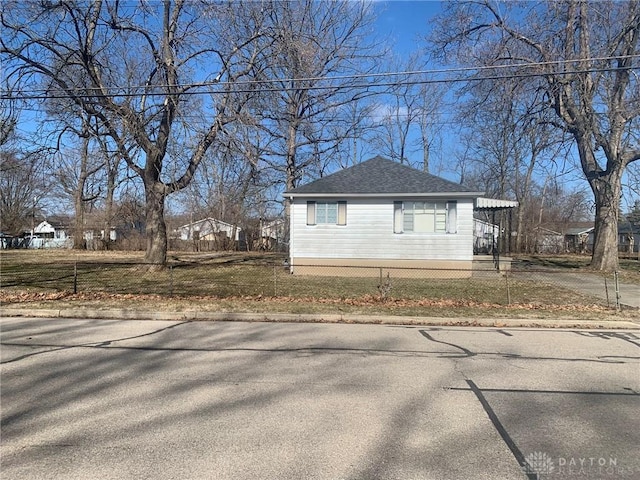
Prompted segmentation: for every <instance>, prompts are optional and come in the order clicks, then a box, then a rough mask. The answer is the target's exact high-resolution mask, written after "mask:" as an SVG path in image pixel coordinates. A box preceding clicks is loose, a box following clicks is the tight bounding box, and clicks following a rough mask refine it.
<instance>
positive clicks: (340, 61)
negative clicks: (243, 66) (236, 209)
mask: <svg viewBox="0 0 640 480" xmlns="http://www.w3.org/2000/svg"><path fill="white" fill-rule="evenodd" d="M266 3H267V4H268V5H269V6H270V7H271V8H270V16H269V19H270V22H271V25H272V26H273V29H272V30H271V32H272V37H271V38H268V39H267V38H265V41H268V42H270V46H269V48H267V49H264V50H263V52H264V54H265V55H267V57H268V65H269V66H268V68H266V69H265V70H263V71H261V72H260V74H261V75H263V78H265V79H268V80H270V81H271V82H272V83H271V85H272V87H273V88H272V91H271V92H269V93H270V95H268V96H265V97H264V101H265V103H264V107H263V112H262V114H261V115H260V117H261V118H260V120H261V121H260V124H261V125H262V127H263V128H264V129H265V130H266V131H267V132H268V134H269V136H270V137H271V138H273V139H274V140H275V141H274V142H273V144H272V147H273V148H272V150H271V152H270V154H271V155H270V156H271V158H275V159H276V160H277V162H275V163H274V167H276V168H278V169H279V170H281V171H282V173H283V174H284V178H285V188H287V189H291V188H294V187H295V186H296V185H297V184H298V183H299V182H300V180H301V179H302V177H303V174H305V173H306V174H309V173H311V176H317V175H318V174H319V173H320V170H322V166H323V165H322V159H323V158H325V157H326V156H327V155H326V154H327V152H331V151H334V150H335V149H336V147H337V145H338V144H339V143H340V142H342V141H343V140H344V139H347V138H350V137H352V132H353V129H354V128H355V127H356V126H355V125H350V124H349V123H348V122H346V121H345V120H346V118H347V116H346V115H345V114H346V113H347V111H348V105H349V104H350V103H351V102H353V101H356V100H358V99H360V98H363V97H364V96H366V95H368V92H367V90H366V88H364V89H363V88H362V87H361V86H362V84H363V80H361V79H358V78H355V77H354V75H355V74H363V73H367V72H369V71H371V70H372V69H373V67H374V63H373V62H372V59H373V47H372V46H370V41H369V40H368V39H367V35H368V34H369V33H370V32H369V26H370V25H371V22H372V17H371V11H370V6H369V4H368V2H350V1H344V0H340V1H332V2H317V1H314V0H297V1H291V2H280V1H273V2H266ZM265 63H267V62H265ZM356 87H358V88H356ZM338 124H342V125H343V127H344V128H336V125H338Z"/></svg>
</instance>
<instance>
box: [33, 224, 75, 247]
mask: <svg viewBox="0 0 640 480" xmlns="http://www.w3.org/2000/svg"><path fill="white" fill-rule="evenodd" d="M68 231H69V227H68V225H67V224H66V222H63V221H61V220H54V219H49V220H44V221H42V222H40V223H39V224H38V225H36V226H35V227H34V229H33V235H32V237H31V239H30V241H29V243H28V248H71V247H72V246H73V238H71V237H70V236H69V233H68Z"/></svg>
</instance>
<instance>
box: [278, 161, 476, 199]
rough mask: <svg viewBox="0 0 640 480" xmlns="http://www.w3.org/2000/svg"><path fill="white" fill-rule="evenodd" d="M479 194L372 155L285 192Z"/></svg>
mask: <svg viewBox="0 0 640 480" xmlns="http://www.w3.org/2000/svg"><path fill="white" fill-rule="evenodd" d="M433 193H447V194H454V193H455V194H467V195H471V194H481V192H478V191H477V190H472V189H469V188H467V187H465V186H464V185H460V184H457V183H454V182H450V181H449V180H445V179H444V178H441V177H437V176H435V175H431V174H429V173H427V172H423V171H421V170H417V169H415V168H411V167H409V166H407V165H402V164H400V163H397V162H394V161H392V160H389V159H387V158H384V157H381V156H376V157H373V158H371V159H369V160H366V161H364V162H362V163H359V164H357V165H354V166H353V167H349V168H345V169H344V170H339V171H337V172H335V173H332V174H331V175H327V176H326V177H323V178H320V179H318V180H315V181H313V182H311V183H307V184H306V185H301V186H300V187H297V188H294V189H292V190H289V191H287V192H285V195H287V196H295V195H310V194H318V195H328V194H343V195H359V194H362V195H376V194H378V195H390V194H433Z"/></svg>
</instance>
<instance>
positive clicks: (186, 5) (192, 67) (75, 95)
mask: <svg viewBox="0 0 640 480" xmlns="http://www.w3.org/2000/svg"><path fill="white" fill-rule="evenodd" d="M0 8H1V10H0V12H1V22H2V26H3V30H4V32H3V36H2V39H1V40H0V54H1V55H2V56H3V60H4V63H5V65H6V71H7V72H8V76H9V77H11V78H14V79H15V81H16V82H18V81H21V82H22V83H23V86H25V87H26V88H27V91H37V90H36V89H37V88H38V87H39V86H41V85H43V84H47V82H51V84H52V85H53V86H54V87H55V88H49V91H48V92H47V93H48V95H49V96H61V97H65V98H68V99H70V100H71V101H72V102H73V103H75V104H76V105H77V106H78V107H79V108H80V109H82V111H84V112H85V113H86V114H87V115H90V116H93V117H96V118H98V119H99V121H100V122H101V125H102V126H103V128H105V129H107V131H108V134H109V135H110V137H111V138H112V139H113V141H114V143H115V145H117V147H118V150H119V153H120V155H121V156H122V158H124V160H125V161H126V162H127V164H128V166H129V168H131V169H132V170H133V171H134V172H135V173H136V174H137V175H138V176H139V177H140V178H141V180H142V183H143V185H144V191H145V202H146V237H147V247H146V253H145V261H146V262H147V263H148V264H150V265H164V264H165V262H166V251H167V232H166V225H165V221H164V208H165V199H166V198H167V196H168V195H170V194H172V193H174V192H176V191H179V190H181V189H183V188H185V187H186V186H187V185H188V184H189V182H190V181H191V179H192V178H193V175H194V173H195V171H196V169H197V167H198V165H199V164H200V162H201V160H202V158H203V157H204V155H205V153H206V151H207V150H208V149H209V147H210V146H211V144H212V143H213V141H214V140H215V138H216V136H217V135H218V133H219V132H220V131H221V130H222V129H223V128H224V127H225V125H227V124H229V123H230V122H233V121H234V120H235V118H236V117H237V115H238V113H239V109H241V108H242V104H238V102H237V101H234V102H232V100H237V98H234V97H233V95H232V93H233V92H234V89H235V88H236V85H239V82H240V81H241V80H242V79H243V78H244V77H245V76H246V75H247V74H248V73H249V72H250V71H251V70H252V69H253V68H254V66H255V62H254V60H255V58H257V56H258V52H257V51H256V50H253V49H252V48H256V47H252V45H255V44H254V40H255V39H257V38H258V37H260V36H261V35H263V31H262V23H263V22H262V19H263V16H264V10H263V8H262V6H261V5H260V4H256V3H253V2H237V3H224V4H222V3H205V2H203V3H197V2H186V1H184V0H175V1H173V0H163V1H162V2H143V3H138V4H135V5H132V4H126V5H125V4H123V3H121V2H118V1H108V0H98V1H95V2H91V3H89V4H77V3H76V2H73V1H59V2H29V1H26V2H23V1H6V2H3V4H2V6H1V7H0ZM42 78H44V79H46V81H44V82H42V81H41V80H42ZM37 82H40V83H37ZM87 82H88V83H87ZM200 84H204V85H206V86H207V88H208V89H209V90H210V91H211V92H212V94H213V96H212V97H211V102H210V104H209V105H207V107H208V108H207V111H208V112H209V115H207V116H206V117H204V118H202V119H201V122H200V123H199V125H198V126H197V128H194V129H193V130H190V131H185V130H183V129H179V128H175V127H176V119H177V118H179V117H180V115H181V114H183V113H184V112H185V109H186V108H188V95H189V94H190V93H193V92H194V91H195V89H196V87H197V86H198V85H200ZM122 131H126V132H128V134H129V136H127V137H123V136H122V135H121V132H122ZM131 144H134V145H135V146H136V147H138V148H139V150H138V151H139V154H138V155H136V156H132V151H134V150H133V149H132V148H131ZM175 144H180V145H181V151H182V152H183V158H184V162H183V163H182V164H181V165H180V166H179V167H180V168H174V169H171V172H170V173H171V175H170V176H169V175H167V173H165V170H167V169H166V168H165V167H167V164H168V163H169V164H172V163H171V160H172V159H171V158H169V157H168V152H169V150H170V146H171V145H175Z"/></svg>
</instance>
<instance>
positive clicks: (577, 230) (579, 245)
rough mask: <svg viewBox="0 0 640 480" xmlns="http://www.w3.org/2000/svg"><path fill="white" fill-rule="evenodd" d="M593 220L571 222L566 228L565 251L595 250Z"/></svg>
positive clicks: (582, 251)
mask: <svg viewBox="0 0 640 480" xmlns="http://www.w3.org/2000/svg"><path fill="white" fill-rule="evenodd" d="M593 232H594V228H593V222H577V223H569V224H568V225H567V226H566V228H565V230H564V241H565V251H567V252H571V253H589V252H591V251H593Z"/></svg>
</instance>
